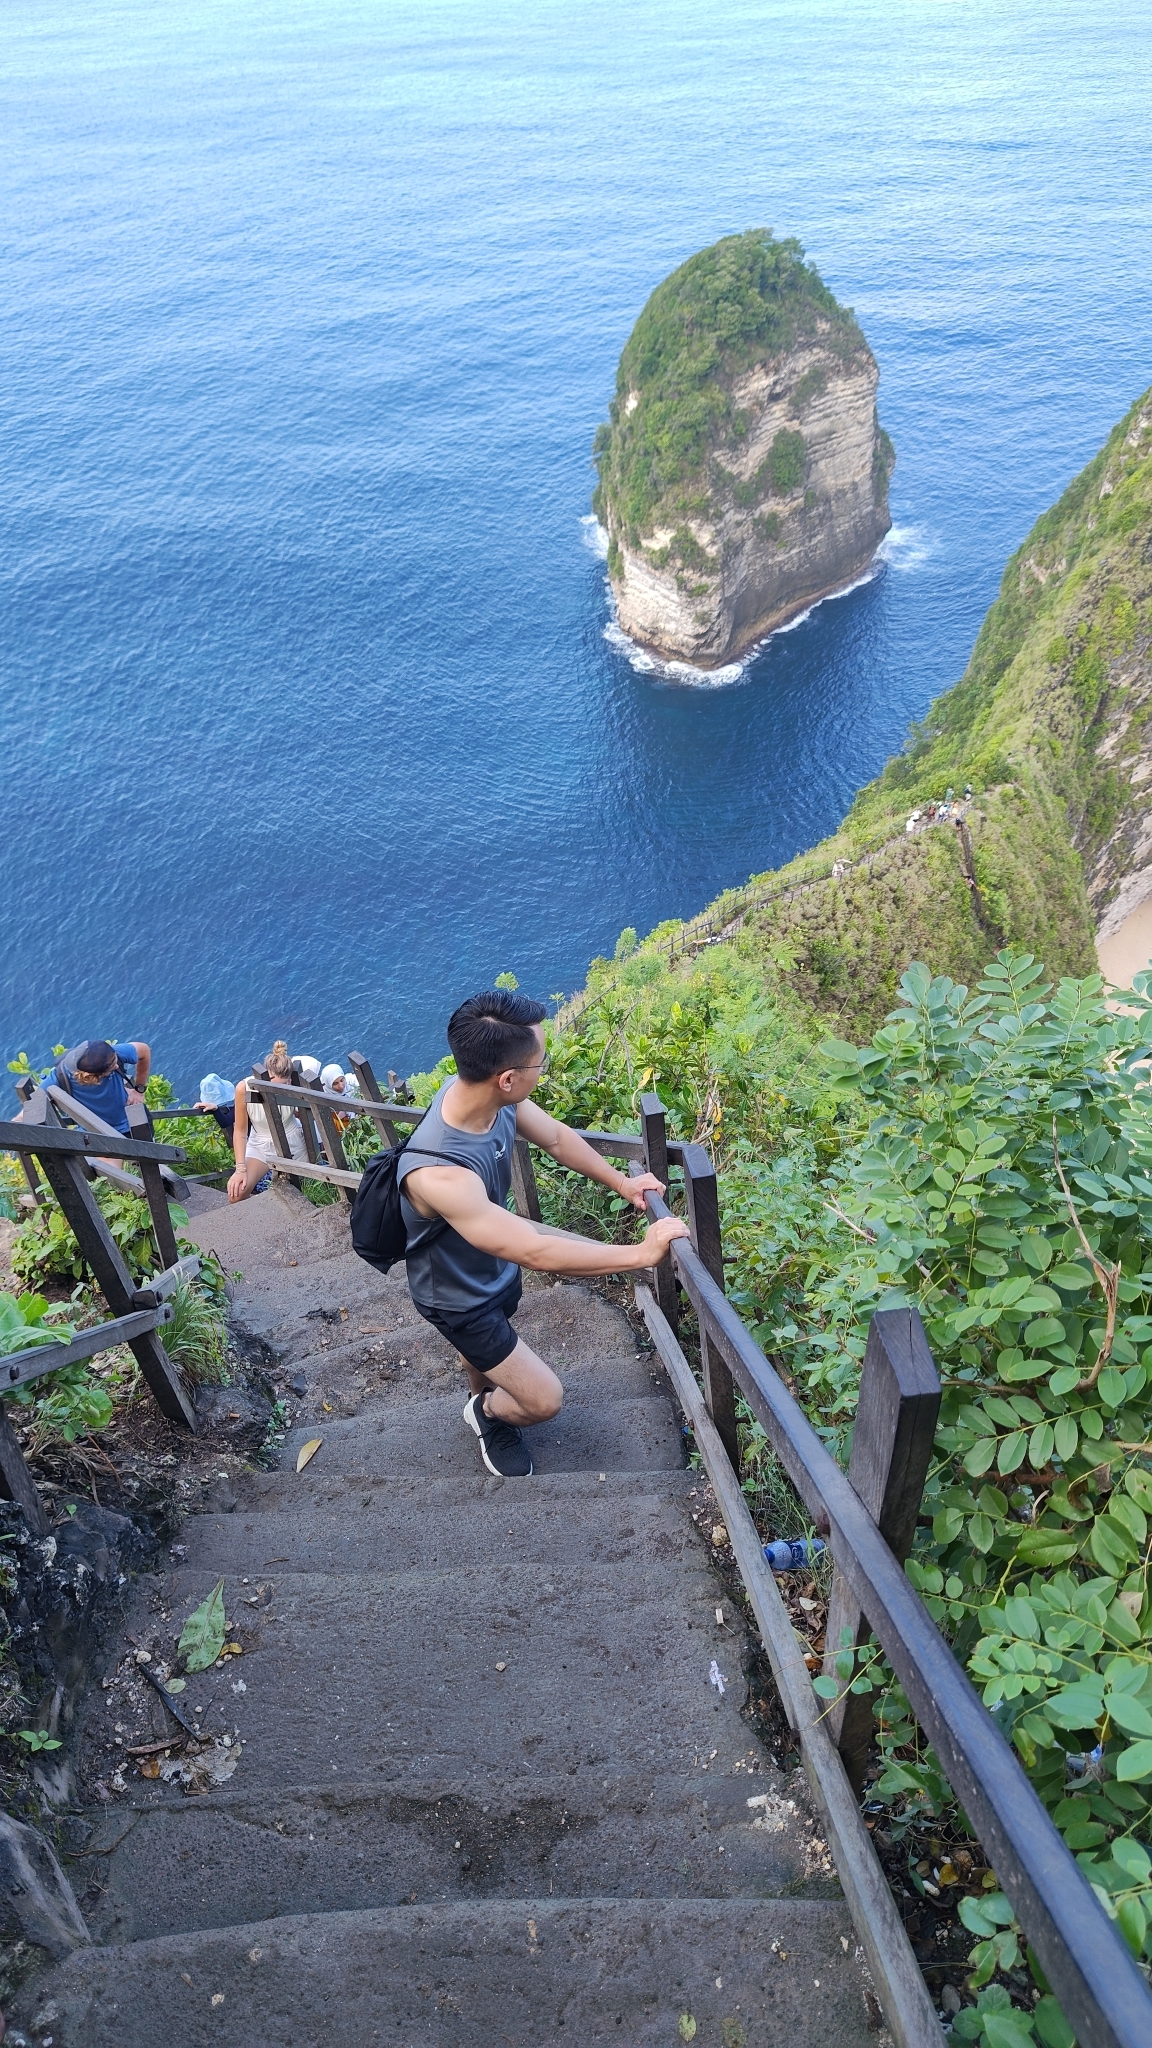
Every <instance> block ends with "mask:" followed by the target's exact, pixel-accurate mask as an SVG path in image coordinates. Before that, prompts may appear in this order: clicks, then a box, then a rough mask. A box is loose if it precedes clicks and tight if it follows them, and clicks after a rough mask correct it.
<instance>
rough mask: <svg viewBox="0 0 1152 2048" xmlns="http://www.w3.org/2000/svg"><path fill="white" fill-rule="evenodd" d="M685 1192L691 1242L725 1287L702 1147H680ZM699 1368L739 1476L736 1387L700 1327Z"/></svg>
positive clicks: (711, 1173)
mask: <svg viewBox="0 0 1152 2048" xmlns="http://www.w3.org/2000/svg"><path fill="white" fill-rule="evenodd" d="M682 1150H683V1159H684V1190H685V1193H686V1195H687V1197H688V1228H689V1230H690V1231H691V1232H692V1243H693V1245H694V1246H695V1248H696V1252H697V1254H698V1256H699V1258H700V1259H701V1261H702V1263H703V1264H704V1265H705V1266H706V1267H707V1269H708V1271H709V1273H711V1275H712V1278H713V1280H714V1281H715V1282H716V1285H717V1287H723V1285H724V1252H723V1248H722V1245H721V1240H720V1198H719V1193H718V1190H717V1186H716V1168H715V1167H714V1166H713V1164H712V1160H711V1157H710V1156H709V1154H708V1152H707V1151H706V1150H705V1148H704V1146H703V1145H693V1144H687V1145H685V1146H684V1147H683V1148H682ZM700 1365H701V1369H702V1371H703V1374H704V1400H705V1404H706V1406H707V1409H708V1413H709V1415H710V1416H711V1417H712V1420H713V1422H714V1423H715V1425H716V1430H717V1434H718V1435H719V1438H720V1441H721V1443H722V1444H723V1446H724V1449H725V1450H726V1451H727V1453H728V1462H729V1464H730V1465H731V1467H732V1470H733V1471H734V1472H735V1473H736V1476H737V1478H739V1476H740V1432H739V1429H738V1428H737V1426H736V1387H735V1384H734V1382H733V1379H732V1374H731V1372H730V1371H729V1369H728V1365H727V1362H726V1360H725V1359H724V1358H722V1357H721V1355H720V1353H719V1351H718V1350H717V1349H716V1346H715V1345H714V1344H711V1343H709V1341H708V1332H707V1330H706V1329H705V1328H704V1326H703V1324H701V1326H700Z"/></svg>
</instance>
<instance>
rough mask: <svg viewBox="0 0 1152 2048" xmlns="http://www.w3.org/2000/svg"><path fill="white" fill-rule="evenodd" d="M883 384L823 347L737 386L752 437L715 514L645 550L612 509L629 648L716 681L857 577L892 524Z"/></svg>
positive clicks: (718, 474) (714, 486)
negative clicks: (688, 665)
mask: <svg viewBox="0 0 1152 2048" xmlns="http://www.w3.org/2000/svg"><path fill="white" fill-rule="evenodd" d="M878 381H879V372H878V370H877V368H876V364H875V362H874V360H873V358H872V356H871V355H870V354H869V353H868V352H867V350H862V351H861V352H860V353H858V354H857V355H856V356H855V357H854V358H853V359H852V360H850V361H849V362H848V363H847V364H846V363H845V362H844V361H843V360H842V359H841V357H840V356H838V355H837V354H836V353H835V352H834V351H833V349H832V348H831V347H829V346H828V345H827V344H825V343H823V342H822V340H821V337H820V335H819V334H817V335H816V336H814V337H813V338H812V339H811V340H810V341H806V342H805V343H804V344H803V345H802V346H800V347H798V348H797V349H796V350H795V351H794V352H793V353H792V354H790V355H788V356H785V357H782V358H781V359H779V360H778V361H775V362H769V363H765V364H758V365H756V366H755V367H754V368H753V369H751V370H750V371H748V372H747V373H746V374H744V375H743V376H742V377H741V378H740V379H739V380H738V381H737V383H736V384H735V385H734V386H733V403H734V407H735V408H736V415H737V417H738V418H741V419H742V420H743V421H744V422H745V424H746V432H745V433H744V434H743V435H742V436H741V437H740V438H734V437H732V438H729V439H728V440H727V441H726V444H725V446H724V447H722V448H720V449H718V450H717V451H716V452H715V457H714V461H713V465H712V471H711V476H710V479H709V482H710V492H709V497H710V503H709V509H708V511H707V512H706V513H698V514H696V515H694V516H689V517H687V518H685V520H684V521H683V522H682V524H680V525H679V526H677V527H670V526H664V527H663V528H661V529H659V530H657V531H655V532H653V533H651V534H645V535H644V536H643V542H642V545H641V547H640V548H638V549H637V548H634V547H631V546H629V545H628V544H627V542H626V540H625V538H624V536H623V534H620V533H618V532H616V530H615V527H614V523H613V515H612V507H611V505H610V504H609V505H608V507H607V508H606V509H607V518H608V528H609V533H610V535H611V536H612V538H613V539H614V541H615V543H616V545H615V547H614V548H613V551H612V556H611V558H610V569H611V573H612V587H613V590H614V592H615V596H616V604H617V611H618V616H619V621H620V625H621V626H622V627H623V629H624V631H625V632H626V633H627V634H628V635H629V636H630V637H631V638H632V639H634V640H638V641H639V642H640V643H641V644H642V645H643V646H645V647H647V648H650V649H651V650H652V651H653V652H654V653H656V654H658V655H660V656H662V657H663V658H664V659H666V660H668V659H672V660H680V661H689V662H692V663H693V664H694V665H696V666H697V667H700V668H715V667H718V666H719V665H720V664H722V663H723V662H726V661H730V660H732V658H733V657H734V656H735V655H737V654H739V653H740V652H741V651H742V650H743V649H745V648H746V647H748V646H750V645H751V644H752V642H753V641H755V640H757V639H759V638H760V637H761V636H762V635H763V634H764V633H766V632H768V631H770V630H771V628H772V627H773V626H779V625H781V624H783V623H784V621H785V620H786V619H788V618H790V617H792V616H794V614H795V613H796V612H798V611H801V610H802V609H803V607H804V606H805V605H806V604H811V603H812V602H813V600H814V599H815V598H818V597H822V596H826V595H827V593H828V592H829V591H832V590H836V589H840V588H842V587H843V586H844V584H846V583H850V582H851V581H852V579H853V578H854V577H856V576H858V575H860V574H861V572H862V571H863V570H864V569H865V568H866V567H867V565H868V563H869V562H870V561H871V560H872V558H873V556H874V555H875V552H876V549H877V547H878V546H879V544H880V542H881V540H882V539H883V537H884V535H885V534H886V533H887V531H888V528H889V526H890V525H891V523H892V522H891V520H890V518H889V516H888V489H887V484H888V467H889V461H888V459H887V458H886V456H885V455H884V453H882V446H887V444H886V443H884V444H882V442H881V436H880V429H879V427H878V425H877V420H876V387H877V383H878ZM797 437H799V441H800V442H802V447H801V446H800V445H799V443H798V439H797Z"/></svg>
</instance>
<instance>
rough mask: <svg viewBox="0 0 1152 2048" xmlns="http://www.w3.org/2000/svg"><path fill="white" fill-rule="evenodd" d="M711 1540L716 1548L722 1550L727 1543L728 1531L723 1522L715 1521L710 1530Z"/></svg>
mask: <svg viewBox="0 0 1152 2048" xmlns="http://www.w3.org/2000/svg"><path fill="white" fill-rule="evenodd" d="M712 1541H713V1543H714V1544H715V1545H716V1548H717V1550H722V1549H723V1548H724V1545H725V1544H726V1543H727V1541H728V1531H727V1529H726V1528H725V1527H724V1524H723V1522H717V1523H716V1526H715V1528H714V1529H713V1531H712Z"/></svg>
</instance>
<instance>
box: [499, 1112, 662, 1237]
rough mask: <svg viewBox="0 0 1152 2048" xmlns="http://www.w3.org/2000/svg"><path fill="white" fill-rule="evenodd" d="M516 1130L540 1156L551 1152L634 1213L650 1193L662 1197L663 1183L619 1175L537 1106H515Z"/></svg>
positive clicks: (643, 1176) (576, 1134) (649, 1177)
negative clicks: (538, 1151) (608, 1189)
mask: <svg viewBox="0 0 1152 2048" xmlns="http://www.w3.org/2000/svg"><path fill="white" fill-rule="evenodd" d="M516 1129H517V1131H518V1132H519V1134H520V1136H521V1137H522V1138H527V1139H528V1140H529V1142H530V1143H531V1144H533V1145H539V1147H540V1150H541V1151H542V1152H550V1153H551V1154H552V1157H553V1159H555V1160H556V1161H557V1163H558V1164H559V1165H560V1166H570V1167H572V1168H573V1169H574V1170H575V1171H576V1172H577V1173H582V1174H583V1175H584V1178H585V1179H586V1180H598V1181H599V1182H600V1185H601V1187H606V1188H611V1190H612V1192H613V1194H614V1195H622V1196H623V1198H624V1200H625V1201H626V1202H631V1204H632V1207H633V1208H634V1209H639V1210H640V1211H641V1212H643V1208H644V1196H645V1194H646V1193H647V1192H648V1191H649V1190H651V1192H652V1193H653V1194H656V1195H662V1194H663V1193H664V1183H663V1181H662V1180H657V1178H656V1176H655V1174H654V1173H638V1174H637V1175H636V1176H635V1177H634V1178H630V1177H629V1175H628V1174H626V1173H621V1172H620V1170H619V1168H618V1167H615V1166H613V1165H611V1163H610V1162H609V1161H608V1160H607V1159H601V1157H600V1154H599V1153H598V1152H594V1151H593V1150H592V1147H591V1145H589V1143H588V1141H587V1139H585V1138H582V1137H581V1136H580V1133H579V1131H573V1130H571V1129H570V1128H569V1126H568V1125H567V1124H562V1123H561V1122H560V1119H559V1117H555V1116H549V1115H548V1112H547V1110H543V1109H541V1108H540V1105H539V1103H536V1102H521V1103H518V1104H517V1107H516Z"/></svg>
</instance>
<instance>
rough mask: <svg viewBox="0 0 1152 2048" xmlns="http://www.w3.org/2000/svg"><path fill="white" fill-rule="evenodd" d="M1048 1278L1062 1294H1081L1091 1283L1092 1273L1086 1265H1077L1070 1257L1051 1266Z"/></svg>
mask: <svg viewBox="0 0 1152 2048" xmlns="http://www.w3.org/2000/svg"><path fill="white" fill-rule="evenodd" d="M1048 1278H1049V1280H1051V1281H1052V1283H1053V1285H1054V1286H1055V1287H1058V1288H1059V1289H1060V1291H1061V1293H1062V1294H1081V1293H1082V1292H1083V1291H1084V1289H1085V1288H1086V1287H1091V1285H1092V1275H1091V1273H1090V1272H1089V1270H1088V1268H1087V1266H1078V1265H1076V1264H1075V1263H1074V1262H1073V1261H1072V1260H1070V1259H1069V1260H1064V1261H1062V1263H1061V1264H1060V1265H1058V1266H1053V1268H1052V1271H1051V1272H1050V1273H1049V1275H1048Z"/></svg>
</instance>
